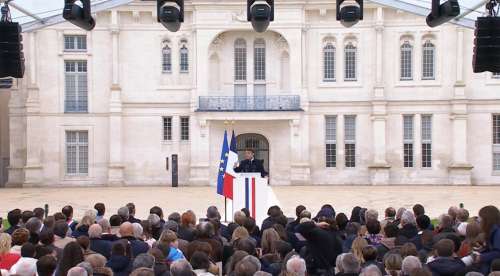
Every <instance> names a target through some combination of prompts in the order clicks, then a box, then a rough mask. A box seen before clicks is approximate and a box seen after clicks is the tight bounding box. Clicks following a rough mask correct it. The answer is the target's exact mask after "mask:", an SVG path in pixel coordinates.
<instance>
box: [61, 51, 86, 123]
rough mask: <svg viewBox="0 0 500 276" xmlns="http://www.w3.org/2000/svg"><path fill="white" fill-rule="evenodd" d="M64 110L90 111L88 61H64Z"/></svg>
mask: <svg viewBox="0 0 500 276" xmlns="http://www.w3.org/2000/svg"><path fill="white" fill-rule="evenodd" d="M64 71H65V75H64V82H65V97H64V112H67V113H70V112H88V89H87V61H86V60H78V61H74V60H66V61H65V62H64Z"/></svg>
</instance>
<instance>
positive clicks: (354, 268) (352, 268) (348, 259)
mask: <svg viewBox="0 0 500 276" xmlns="http://www.w3.org/2000/svg"><path fill="white" fill-rule="evenodd" d="M341 264H342V272H340V273H337V274H336V275H335V276H357V275H359V272H360V269H361V266H360V263H359V260H358V259H357V258H356V256H354V254H352V253H346V254H343V256H342V260H341Z"/></svg>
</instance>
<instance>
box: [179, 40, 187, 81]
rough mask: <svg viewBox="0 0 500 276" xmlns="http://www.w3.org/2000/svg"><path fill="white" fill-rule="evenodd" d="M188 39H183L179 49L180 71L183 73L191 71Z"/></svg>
mask: <svg viewBox="0 0 500 276" xmlns="http://www.w3.org/2000/svg"><path fill="white" fill-rule="evenodd" d="M186 44H187V40H184V39H183V40H181V49H180V50H179V56H180V60H179V62H180V64H179V67H180V71H181V73H187V72H189V50H188V48H187V46H186Z"/></svg>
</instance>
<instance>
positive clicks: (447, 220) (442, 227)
mask: <svg viewBox="0 0 500 276" xmlns="http://www.w3.org/2000/svg"><path fill="white" fill-rule="evenodd" d="M454 225H455V220H454V219H453V218H452V217H451V216H449V215H441V216H439V224H438V226H437V228H436V232H437V234H436V235H435V236H434V242H435V243H436V242H438V241H439V240H441V239H445V238H448V236H449V235H450V234H451V235H456V232H455V229H454V228H453V226H454Z"/></svg>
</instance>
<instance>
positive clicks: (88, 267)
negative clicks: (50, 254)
mask: <svg viewBox="0 0 500 276" xmlns="http://www.w3.org/2000/svg"><path fill="white" fill-rule="evenodd" d="M76 267H81V268H83V269H85V271H87V275H93V274H94V269H93V268H92V265H91V264H90V263H89V262H81V263H79V264H77V265H76ZM68 275H69V271H68Z"/></svg>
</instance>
